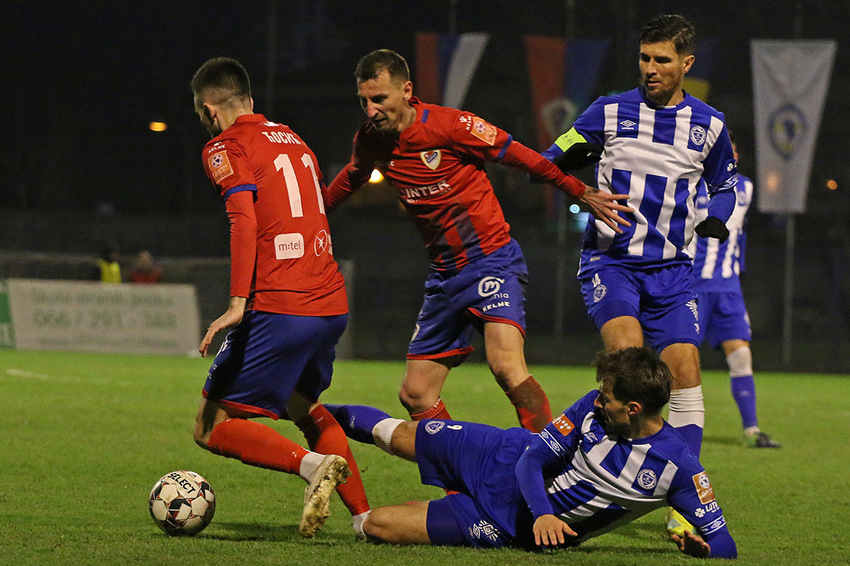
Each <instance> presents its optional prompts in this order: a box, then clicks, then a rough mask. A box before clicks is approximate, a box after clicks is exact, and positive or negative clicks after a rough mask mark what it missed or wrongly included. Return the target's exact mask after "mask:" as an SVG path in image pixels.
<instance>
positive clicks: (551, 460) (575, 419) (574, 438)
mask: <svg viewBox="0 0 850 566" xmlns="http://www.w3.org/2000/svg"><path fill="white" fill-rule="evenodd" d="M596 396H597V392H596V391H592V392H590V393H588V394H587V395H585V396H584V397H582V398H581V399H579V400H578V401H577V402H576V403H574V404H573V405H572V406H571V407H570V408H569V409H567V410H566V411H564V412H563V413H562V414H561V415H560V416H558V418H556V419H554V420H553V421H552V422H551V423H549V424H548V425H546V428H544V429H543V430H542V431H541V432H540V433H539V434H536V435H534V436H532V439H531V441H530V442H529V444H528V446H527V447H526V450H525V452H524V453H523V454H522V456H520V458H519V460H518V461H517V463H516V467H515V473H516V476H517V482H518V483H519V486H520V490H521V491H522V496H523V498H524V499H525V502H526V504H527V505H528V508H529V509H530V510H531V513H532V515H534V518H535V519H536V518H538V517H540V516H541V515H552V514H554V511H553V509H552V504H551V502H550V501H549V497H548V495H547V492H546V483H545V478H546V477H547V476H549V477H552V476H555V475H557V474H558V473H560V472H561V471H562V470H563V469H564V468H565V467H566V466H567V464H568V463H569V462H570V460H571V459H572V456H573V454H574V453H575V451H576V450H577V449H578V444H579V440H580V439H581V431H580V430H579V427H580V426H581V423H582V421H583V420H584V417H585V415H587V413H588V411H590V412H592V411H593V402H594V401H595V399H596Z"/></svg>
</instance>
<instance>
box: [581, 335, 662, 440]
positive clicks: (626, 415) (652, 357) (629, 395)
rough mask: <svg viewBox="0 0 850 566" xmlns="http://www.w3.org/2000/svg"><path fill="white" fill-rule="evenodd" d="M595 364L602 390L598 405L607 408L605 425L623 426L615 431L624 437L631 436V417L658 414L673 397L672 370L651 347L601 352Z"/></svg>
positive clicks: (597, 379)
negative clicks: (629, 427) (671, 389)
mask: <svg viewBox="0 0 850 566" xmlns="http://www.w3.org/2000/svg"><path fill="white" fill-rule="evenodd" d="M595 365H596V381H597V382H599V391H600V394H599V399H598V400H597V407H598V408H603V409H604V410H603V411H602V415H601V416H602V418H601V419H600V420H601V421H603V426H605V424H606V423H605V421H606V420H607V421H609V423H610V424H611V425H612V426H615V427H619V428H618V429H617V430H616V431H615V432H617V433H618V434H620V435H622V436H628V434H627V432H625V431H626V430H628V429H627V428H626V427H627V426H628V424H629V422H630V420H633V419H635V418H652V417H657V416H659V415H660V414H661V409H662V408H663V407H664V405H666V404H667V402H668V401H669V400H670V388H671V387H672V384H673V377H672V375H671V374H670V369H669V368H668V367H667V364H665V363H664V362H663V361H661V359H660V358H659V357H658V354H656V353H655V352H653V351H651V350H648V349H646V348H626V349H624V350H618V351H616V352H600V353H599V355H598V356H597V357H596V362H595ZM597 413H599V411H597ZM606 430H607V428H606Z"/></svg>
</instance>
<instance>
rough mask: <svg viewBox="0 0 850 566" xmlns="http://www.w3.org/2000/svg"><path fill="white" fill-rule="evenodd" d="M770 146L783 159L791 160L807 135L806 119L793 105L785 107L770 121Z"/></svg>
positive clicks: (773, 115)
mask: <svg viewBox="0 0 850 566" xmlns="http://www.w3.org/2000/svg"><path fill="white" fill-rule="evenodd" d="M768 125H769V128H768V132H769V133H770V144H771V145H772V146H773V148H774V149H775V150H776V151H778V152H779V154H780V155H782V157H784V158H785V159H789V158H790V157H791V156H792V155H794V152H795V151H796V149H797V146H798V145H799V143H800V140H802V139H803V136H804V135H805V134H806V117H805V115H803V112H802V110H800V109H799V108H797V107H796V106H795V105H793V104H789V105H787V106H783V107H782V108H780V109H779V110H777V111H775V112H774V113H773V114H771V115H770V119H769V120H768Z"/></svg>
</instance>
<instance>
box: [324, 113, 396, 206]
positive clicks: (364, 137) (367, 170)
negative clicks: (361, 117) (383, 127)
mask: <svg viewBox="0 0 850 566" xmlns="http://www.w3.org/2000/svg"><path fill="white" fill-rule="evenodd" d="M351 145H352V148H351V161H350V162H349V163H348V165H346V166H345V167H344V168H343V170H342V171H340V172H339V173H338V174H337V176H336V177H334V180H333V181H332V182H331V184H330V185H328V186H327V188H325V189H323V191H322V193H323V195H324V200H325V207H327V208H328V209H331V208H333V207H334V206H336V205H338V204H339V203H341V202H342V201H344V200H345V199H347V198H348V197H349V196H351V194H352V193H353V192H354V191H356V190H357V189H359V188H360V187H362V186H363V185H364V184H365V183H366V181H368V180H369V177H371V176H372V170H374V169H375V168H376V167H377V166H378V165H379V164H383V163H386V162H387V161H388V160H389V156H391V155H392V151H393V148H392V146H391V145H390V144H388V142H387V140H386V139H385V137H384V136H380V135H376V132H375V131H374V127H373V126H371V125H370V124H369V123H368V122H367V123H366V124H364V125H363V126H362V127H361V128H360V129H359V130H358V131H357V133H356V134H354V141H353V142H352V144H351Z"/></svg>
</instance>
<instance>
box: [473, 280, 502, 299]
mask: <svg viewBox="0 0 850 566" xmlns="http://www.w3.org/2000/svg"><path fill="white" fill-rule="evenodd" d="M504 282H505V280H504V279H499V278H498V277H485V278H484V279H482V280H481V281H479V282H478V294H479V295H481V296H482V297H489V296H490V295H495V294H496V293H498V292H499V290H500V289H501V288H502V283H504Z"/></svg>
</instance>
